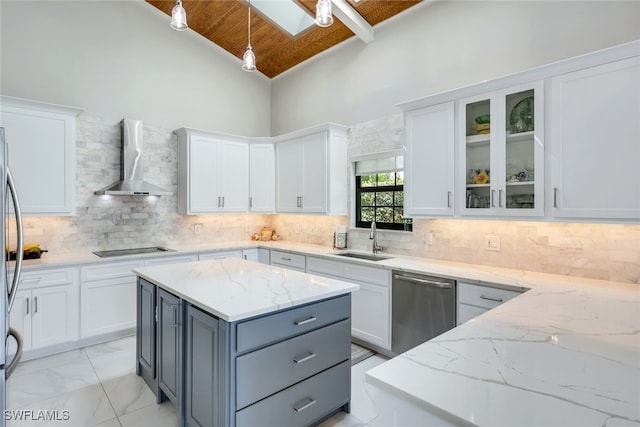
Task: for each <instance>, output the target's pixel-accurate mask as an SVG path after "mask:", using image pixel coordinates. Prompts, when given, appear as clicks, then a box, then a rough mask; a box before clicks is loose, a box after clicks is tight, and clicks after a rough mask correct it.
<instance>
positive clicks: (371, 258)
mask: <svg viewBox="0 0 640 427" xmlns="http://www.w3.org/2000/svg"><path fill="white" fill-rule="evenodd" d="M336 255H338V256H343V257H347V258H358V259H366V260H368V261H384V260H385V259H390V258H391V257H388V256H382V255H375V254H360V253H356V252H344V253H341V254H336Z"/></svg>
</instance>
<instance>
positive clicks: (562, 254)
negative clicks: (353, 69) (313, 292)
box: [25, 113, 640, 283]
mask: <svg viewBox="0 0 640 427" xmlns="http://www.w3.org/2000/svg"><path fill="white" fill-rule="evenodd" d="M402 127H403V120H402V115H401V114H398V115H393V116H389V117H383V118H381V119H378V120H374V121H371V122H367V123H361V124H356V125H353V126H352V127H351V136H350V143H349V156H350V158H353V157H360V156H363V155H366V154H369V153H374V152H382V151H389V150H397V149H401V148H402V138H403V130H402ZM144 143H145V157H144V162H145V168H144V169H145V170H144V172H145V178H146V180H147V181H149V182H151V183H153V184H156V185H158V186H160V187H163V188H166V189H169V190H171V191H173V195H172V196H162V197H159V198H157V197H134V196H123V197H114V196H96V195H94V194H93V192H94V190H96V189H99V188H102V187H104V186H106V185H108V184H111V183H112V182H114V181H116V180H117V179H119V177H120V119H108V118H102V117H96V116H92V115H91V114H88V113H83V114H81V115H80V116H79V118H78V121H77V150H76V157H77V166H76V206H77V208H76V215H75V216H73V217H27V218H25V238H26V241H27V242H28V243H30V242H38V243H40V244H41V246H42V247H43V248H46V249H48V250H49V251H51V252H55V253H67V252H76V251H94V250H104V249H118V248H127V247H144V246H155V245H166V246H172V245H177V244H181V245H184V244H200V243H207V242H224V241H234V240H249V239H250V237H251V235H252V234H253V233H255V232H257V231H259V230H260V228H262V227H263V226H271V227H272V228H274V229H275V230H276V231H277V233H278V234H279V235H280V237H281V238H282V239H283V240H285V241H295V242H304V243H312V244H319V245H324V246H327V247H332V246H333V232H334V231H335V228H336V226H337V225H343V224H347V223H348V222H349V220H348V217H345V216H337V217H327V216H321V215H294V214H290V215H283V214H279V215H258V214H217V215H199V216H192V215H178V213H177V197H176V194H177V161H176V160H177V150H176V146H177V139H176V137H175V135H173V134H172V130H170V129H164V128H161V127H157V126H153V125H151V124H148V123H145V124H144ZM197 224H199V225H198V226H196V225H197ZM487 235H496V236H499V237H500V240H501V250H500V251H499V252H491V251H487V250H485V249H484V240H485V237H486V236H487ZM348 239H349V240H348V242H349V247H350V248H353V249H358V250H370V249H371V242H370V240H369V232H368V230H354V229H351V230H349V234H348ZM379 239H380V244H381V245H382V246H383V247H384V248H385V250H384V251H385V252H387V253H391V254H399V255H410V256H419V257H428V258H434V259H441V260H450V261H459V262H469V263H477V264H484V265H491V266H499V267H511V268H518V269H524V270H532V271H541V272H548V273H556V274H564V275H570V276H578V277H590V278H598V279H608V280H614V281H620V282H627V283H640V225H622V224H586V223H555V222H532V221H487V220H461V219H423V220H415V221H414V231H413V232H412V233H407V232H389V231H379ZM45 256H46V255H45Z"/></svg>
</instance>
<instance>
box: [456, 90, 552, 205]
mask: <svg viewBox="0 0 640 427" xmlns="http://www.w3.org/2000/svg"><path fill="white" fill-rule="evenodd" d="M542 98H543V95H542V82H535V83H529V84H524V85H520V86H516V87H511V88H508V89H502V90H499V91H495V92H491V93H488V94H482V95H476V96H473V97H470V98H465V99H462V100H460V101H459V103H458V119H457V126H458V135H459V145H458V168H457V173H458V182H461V183H464V187H463V188H464V189H465V191H458V192H457V199H456V200H457V204H458V207H459V212H460V213H461V214H463V215H485V216H505V215H506V216H543V215H544V183H543V179H544V131H543V129H544V125H543V117H544V113H543V112H544V109H543V100H542ZM461 187H462V186H461ZM461 190H462V188H461Z"/></svg>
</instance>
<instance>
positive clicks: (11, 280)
mask: <svg viewBox="0 0 640 427" xmlns="http://www.w3.org/2000/svg"><path fill="white" fill-rule="evenodd" d="M0 174H1V175H2V183H1V185H0V200H2V203H1V204H0V205H1V206H2V212H1V215H0V218H1V220H2V230H3V233H2V237H1V238H0V239H1V243H2V246H1V247H2V248H3V250H4V251H5V260H4V262H0V266H1V267H0V269H1V270H2V271H1V272H0V277H1V278H2V283H3V288H4V290H5V291H4V292H2V295H1V297H0V307H1V308H2V311H1V313H2V315H1V316H0V331H2V333H0V336H1V337H2V338H1V340H2V350H0V426H4V425H5V409H6V397H7V387H6V380H7V378H9V376H10V375H11V373H12V372H13V370H14V369H15V368H16V366H17V364H18V361H19V360H20V355H21V354H22V338H21V337H20V334H19V333H18V331H16V330H15V329H14V328H12V327H11V325H10V324H9V313H10V312H11V307H12V306H13V300H14V299H15V296H16V291H17V288H18V283H19V281H20V271H21V269H22V256H23V252H22V245H23V239H22V214H21V212H20V203H19V202H18V197H17V194H16V191H15V186H14V185H13V178H12V177H11V172H9V168H8V167H7V145H6V141H5V134H4V128H2V127H0ZM14 225H15V228H16V233H15V235H16V237H15V240H16V246H15V249H16V260H15V267H14V268H13V269H11V268H9V266H8V265H7V261H6V260H7V259H8V258H9V257H8V252H6V251H7V250H6V248H7V247H8V246H11V245H10V244H9V243H8V242H9V234H10V233H9V228H10V227H12V226H14ZM11 270H13V274H11V275H10V273H11ZM12 340H15V345H14V344H11V345H9V344H10V341H12ZM8 347H11V349H12V350H11V354H10V355H7V348H8Z"/></svg>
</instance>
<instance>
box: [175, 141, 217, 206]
mask: <svg viewBox="0 0 640 427" xmlns="http://www.w3.org/2000/svg"><path fill="white" fill-rule="evenodd" d="M218 160H219V159H218V144H217V142H216V141H212V140H210V139H207V138H202V137H198V136H193V137H191V141H190V143H189V166H188V168H189V170H188V174H189V186H188V188H187V189H186V191H188V192H189V211H190V212H192V213H206V212H215V211H217V210H218V209H219V207H220V200H219V198H218V197H219V196H218V186H219V182H218ZM180 190H183V189H182V188H181V189H180Z"/></svg>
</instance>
